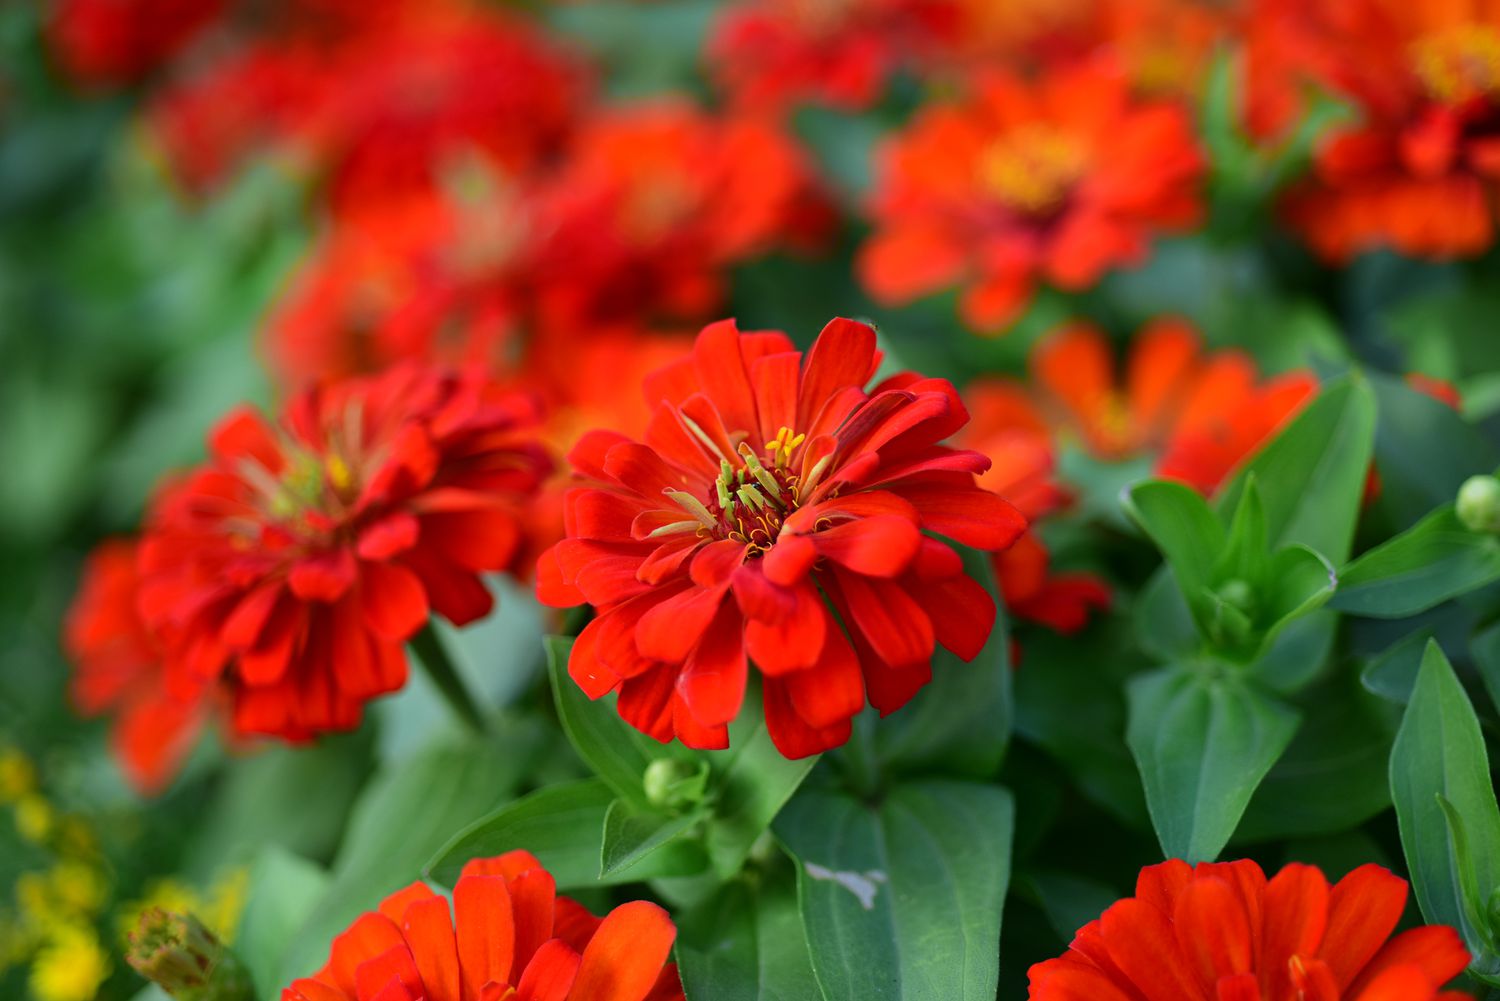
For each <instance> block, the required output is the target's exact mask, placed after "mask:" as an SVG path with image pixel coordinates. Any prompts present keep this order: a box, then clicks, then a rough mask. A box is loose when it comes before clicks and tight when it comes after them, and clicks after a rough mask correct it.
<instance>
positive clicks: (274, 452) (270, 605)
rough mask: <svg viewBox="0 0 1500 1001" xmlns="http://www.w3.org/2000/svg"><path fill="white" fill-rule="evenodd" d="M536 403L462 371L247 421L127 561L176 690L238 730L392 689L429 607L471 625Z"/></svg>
mask: <svg viewBox="0 0 1500 1001" xmlns="http://www.w3.org/2000/svg"><path fill="white" fill-rule="evenodd" d="M535 411H536V407H535V404H534V402H533V401H532V400H531V399H529V398H527V397H523V396H519V395H514V394H507V393H501V392H498V391H496V390H495V389H494V387H493V386H492V385H491V384H490V383H489V381H488V380H487V379H486V378H485V377H483V376H481V375H479V374H477V373H464V374H459V373H453V372H449V371H444V370H438V369H429V368H421V367H417V366H403V367H398V368H395V369H391V370H390V371H389V372H387V373H384V374H382V375H379V376H372V377H368V378H361V379H350V380H345V381H342V382H334V383H329V384H327V385H323V386H317V387H313V388H311V389H308V390H306V391H304V392H303V393H301V394H299V395H298V396H296V397H295V398H294V399H293V400H292V401H291V402H290V403H289V405H288V406H287V407H286V409H285V411H284V413H283V414H282V416H281V419H280V421H279V422H277V423H275V424H272V423H270V422H268V421H267V420H266V419H265V418H264V417H262V416H261V415H260V414H258V413H256V412H255V411H252V410H250V409H241V410H238V411H236V412H234V413H232V414H231V415H229V416H228V417H227V418H225V419H224V420H223V421H222V422H221V423H220V424H219V426H218V427H217V428H216V429H215V431H214V432H213V434H212V435H211V438H210V441H209V451H210V459H209V461H208V463H207V464H206V465H204V466H203V467H201V468H199V469H197V470H195V471H193V472H191V473H190V474H188V475H186V476H184V477H182V478H181V479H180V480H179V481H177V482H175V483H173V484H171V485H169V486H168V487H167V488H166V489H165V490H164V491H163V492H162V493H161V494H160V495H159V496H158V498H157V499H156V501H155V503H154V505H153V508H152V511H151V513H150V517H149V522H148V526H147V530H146V533H145V537H144V539H143V541H142V544H141V553H140V560H139V565H140V575H141V581H140V608H141V612H142V615H143V617H144V619H145V622H146V623H147V625H148V627H150V628H151V629H152V630H153V631H154V632H155V634H156V635H157V636H158V637H159V639H160V642H161V643H162V644H163V646H164V648H165V649H166V650H167V653H168V669H169V671H172V672H174V677H176V676H177V675H181V676H183V677H186V678H192V679H201V680H203V681H212V682H217V683H219V684H221V685H222V686H223V687H224V688H225V689H226V690H227V692H228V694H229V697H230V701H231V703H232V719H233V725H234V728H235V730H236V731H237V732H240V733H265V734H275V735H279V736H281V737H285V738H288V739H302V738H307V737H310V736H312V735H314V734H317V733H319V732H322V731H326V730H342V729H349V728H351V727H353V726H355V725H356V724H357V723H358V722H359V718H360V712H361V708H362V706H363V704H364V703H365V702H366V701H367V700H369V699H370V698H372V697H374V696H377V695H380V694H383V693H385V692H390V691H393V690H395V689H397V688H400V687H401V686H402V685H403V684H404V683H405V680H406V658H405V654H404V652H403V649H402V644H403V642H404V641H405V640H406V639H408V638H409V637H410V636H412V635H413V634H414V633H415V632H416V631H417V630H418V629H420V628H421V627H422V626H423V625H424V624H425V623H426V622H427V620H428V617H429V615H430V614H431V613H433V612H436V613H437V614H439V615H442V616H444V617H445V618H447V619H448V620H450V621H452V622H454V623H455V624H460V625H461V624H463V623H466V622H471V621H473V620H475V619H478V618H480V617H482V616H483V615H485V614H486V613H487V612H488V611H489V610H490V607H491V601H492V599H491V597H490V594H489V592H488V590H486V588H485V586H484V584H483V583H482V582H481V580H480V574H482V573H487V572H496V571H503V570H508V569H513V568H515V566H516V562H517V559H518V556H519V555H520V554H521V553H522V552H523V551H524V548H523V545H522V515H523V512H524V507H525V504H526V503H527V500H528V498H529V497H530V496H531V495H532V494H533V493H534V492H535V491H536V489H537V488H538V486H539V484H540V483H541V481H542V480H543V478H544V477H545V476H546V474H547V471H548V462H547V459H546V457H545V453H544V452H543V450H542V448H541V447H540V445H538V444H537V443H536V441H535V440H534V438H533V435H534V429H533V426H534V424H535V422H536V419H537V415H536V412H535Z"/></svg>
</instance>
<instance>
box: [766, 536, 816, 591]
mask: <svg viewBox="0 0 1500 1001" xmlns="http://www.w3.org/2000/svg"><path fill="white" fill-rule="evenodd" d="M817 559H818V550H817V547H816V546H814V545H813V543H812V540H811V539H809V538H807V537H806V536H803V535H793V536H790V537H785V538H781V539H778V540H777V542H776V544H775V545H774V546H772V547H771V548H770V550H768V551H767V552H766V555H765V556H763V557H761V563H762V564H763V566H764V569H765V574H766V578H767V579H768V580H770V581H771V582H772V583H773V584H780V585H781V586H782V587H791V586H792V585H793V584H795V583H797V582H798V581H800V580H803V579H804V578H806V577H807V575H808V572H809V571H811V570H812V566H813V563H815V562H816V561H817Z"/></svg>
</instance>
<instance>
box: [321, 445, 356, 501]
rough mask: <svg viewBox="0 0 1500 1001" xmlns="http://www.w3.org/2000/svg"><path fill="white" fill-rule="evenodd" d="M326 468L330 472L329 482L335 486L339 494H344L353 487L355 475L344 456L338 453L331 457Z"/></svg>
mask: <svg viewBox="0 0 1500 1001" xmlns="http://www.w3.org/2000/svg"><path fill="white" fill-rule="evenodd" d="M325 467H326V468H327V470H328V482H329V483H331V484H333V489H335V490H337V491H338V492H339V493H343V492H344V491H346V490H348V489H349V487H350V486H351V485H353V483H354V474H353V473H352V472H351V471H350V469H349V463H347V462H345V461H344V457H343V456H342V455H339V454H337V453H334V454H333V455H330V456H329V457H328V461H327V462H326V463H325Z"/></svg>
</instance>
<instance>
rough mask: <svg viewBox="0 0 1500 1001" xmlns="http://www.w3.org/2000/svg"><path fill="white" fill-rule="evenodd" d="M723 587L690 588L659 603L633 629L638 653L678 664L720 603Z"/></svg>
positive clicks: (722, 596)
mask: <svg viewBox="0 0 1500 1001" xmlns="http://www.w3.org/2000/svg"><path fill="white" fill-rule="evenodd" d="M726 593H727V588H701V587H693V588H689V589H687V590H686V591H683V592H682V593H680V594H676V595H673V596H672V597H670V598H668V599H667V600H665V601H663V602H661V603H659V604H658V605H657V606H656V607H655V608H653V609H651V610H650V611H649V612H647V613H646V614H645V615H642V616H641V621H640V623H639V624H637V626H636V628H635V645H636V649H637V650H639V651H640V653H641V656H643V657H647V658H650V659H651V660H659V661H664V662H666V663H669V664H681V663H682V662H683V661H684V660H686V659H687V656H688V654H689V653H691V652H692V650H693V647H695V646H697V645H698V642H699V640H700V639H702V637H703V633H704V630H706V629H707V628H708V625H709V623H710V622H712V621H713V619H714V615H715V614H717V613H718V611H719V606H720V605H722V604H723V603H724V597H725V595H726Z"/></svg>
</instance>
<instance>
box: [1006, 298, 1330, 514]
mask: <svg viewBox="0 0 1500 1001" xmlns="http://www.w3.org/2000/svg"><path fill="white" fill-rule="evenodd" d="M1030 371H1031V378H1032V383H1033V387H1034V392H1035V393H1036V394H1037V398H1038V402H1039V404H1040V406H1041V407H1042V408H1043V410H1044V412H1045V413H1047V414H1048V415H1049V420H1051V421H1052V422H1054V424H1055V426H1057V427H1058V428H1059V430H1060V431H1062V432H1063V433H1064V434H1067V435H1070V436H1072V437H1074V438H1075V439H1076V440H1078V441H1080V442H1081V443H1082V444H1083V445H1084V447H1085V448H1087V449H1088V450H1089V451H1090V452H1091V453H1092V454H1094V455H1096V456H1098V457H1099V458H1102V459H1124V458H1130V457H1132V456H1137V455H1141V454H1143V453H1145V454H1154V455H1155V456H1156V459H1155V464H1154V469H1155V472H1156V473H1157V475H1160V476H1165V477H1168V478H1170V479H1175V480H1180V481H1181V482H1184V483H1186V484H1188V485H1189V486H1191V487H1193V488H1194V489H1196V490H1198V491H1199V492H1200V493H1204V494H1209V493H1212V492H1213V491H1214V490H1215V489H1217V488H1218V486H1219V485H1220V484H1221V483H1222V482H1223V481H1224V480H1225V478H1226V477H1227V476H1228V475H1229V473H1231V472H1232V471H1233V470H1234V469H1235V467H1237V466H1238V465H1239V464H1240V463H1241V462H1243V461H1244V460H1245V459H1246V458H1248V457H1249V456H1250V455H1251V454H1252V453H1253V452H1255V450H1256V449H1257V448H1259V447H1260V446H1261V445H1262V444H1264V443H1265V442H1266V441H1268V440H1269V439H1270V438H1271V437H1272V436H1273V435H1274V434H1275V432H1276V431H1277V429H1279V428H1280V427H1281V426H1282V425H1283V424H1285V423H1286V421H1288V420H1289V419H1290V418H1291V417H1292V416H1293V415H1294V414H1295V413H1296V412H1297V411H1298V410H1299V409H1300V408H1301V407H1302V405H1303V404H1304V403H1306V402H1307V401H1308V400H1310V399H1311V398H1312V396H1313V394H1314V393H1315V392H1316V390H1317V380H1316V378H1315V377H1314V376H1313V375H1312V374H1311V373H1309V372H1303V371H1294V372H1289V373H1286V374H1283V375H1279V376H1274V377H1272V378H1270V379H1265V380H1262V379H1261V378H1260V374H1259V372H1258V371H1257V368H1256V365H1255V362H1254V361H1253V360H1252V359H1251V358H1250V357H1249V356H1248V355H1246V354H1244V353H1243V352H1240V351H1236V350H1225V351H1213V352H1208V351H1205V350H1204V348H1203V343H1202V338H1201V337H1200V336H1199V335H1198V333H1197V332H1196V331H1195V330H1194V329H1193V328H1192V327H1190V326H1188V325H1187V324H1186V323H1184V322H1182V321H1179V320H1170V319H1168V320H1158V321H1156V322H1155V323H1152V324H1150V325H1148V326H1147V327H1145V328H1143V329H1142V330H1141V332H1140V333H1139V334H1138V335H1137V336H1136V337H1135V339H1134V340H1133V341H1132V344H1131V348H1130V355H1129V357H1128V358H1127V359H1126V362H1125V366H1124V371H1123V372H1120V373H1117V372H1116V364H1115V359H1114V354H1113V351H1112V349H1111V347H1110V344H1109V340H1108V338H1107V337H1106V336H1105V335H1104V334H1103V333H1102V332H1101V331H1099V330H1098V329H1096V328H1094V327H1091V326H1087V325H1083V324H1072V325H1069V326H1065V327H1063V328H1060V329H1059V330H1057V331H1055V332H1053V333H1052V334H1051V335H1049V336H1048V337H1047V338H1046V339H1044V340H1043V341H1042V342H1041V343H1039V344H1038V345H1037V347H1036V348H1035V349H1034V350H1033V352H1032V355H1031V359H1030Z"/></svg>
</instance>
